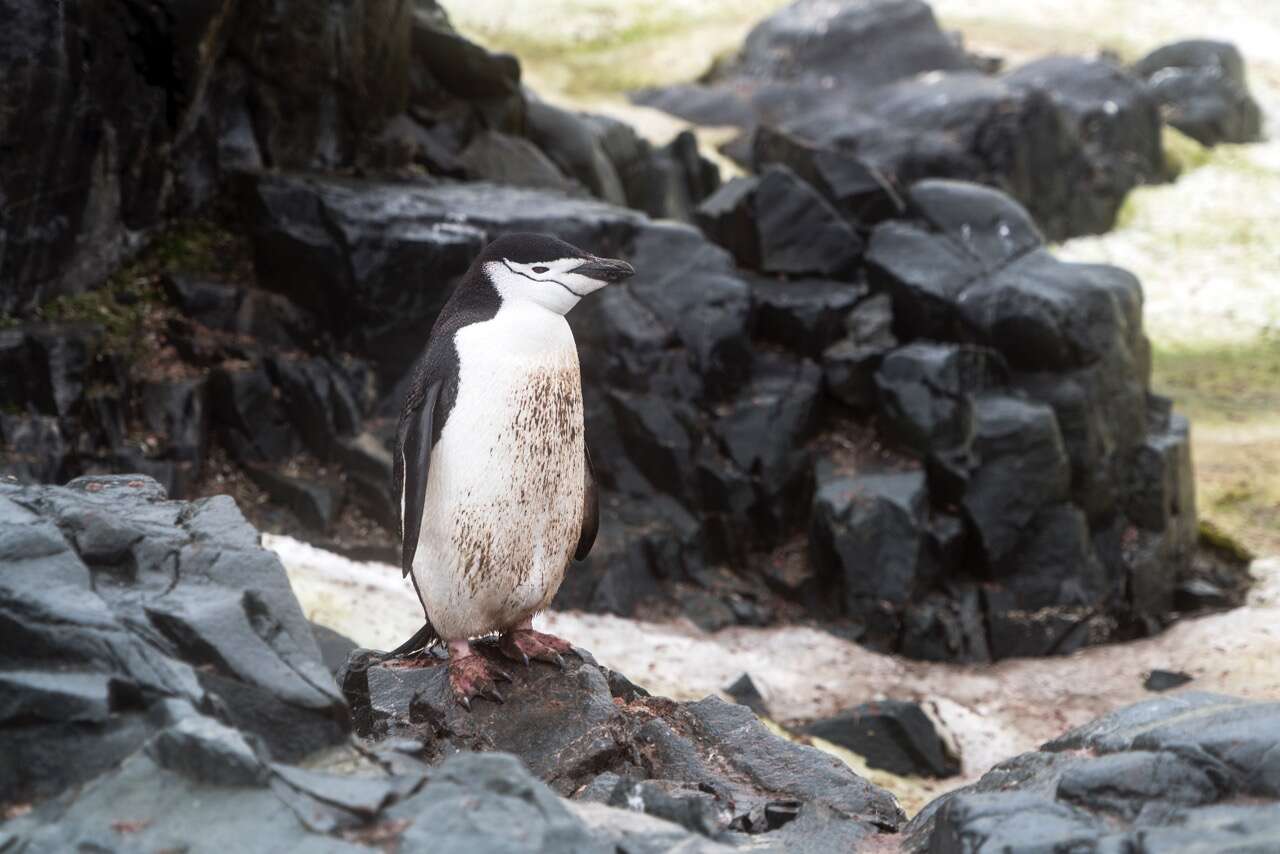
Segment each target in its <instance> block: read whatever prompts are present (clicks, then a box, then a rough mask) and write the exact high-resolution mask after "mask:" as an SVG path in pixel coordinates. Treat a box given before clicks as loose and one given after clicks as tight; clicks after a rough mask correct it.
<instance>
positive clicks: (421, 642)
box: [382, 622, 440, 659]
mask: <svg viewBox="0 0 1280 854" xmlns="http://www.w3.org/2000/svg"><path fill="white" fill-rule="evenodd" d="M439 641H440V635H438V634H437V633H436V630H435V627H434V626H432V625H431V623H429V622H425V623H423V624H422V628H420V629H418V630H417V631H416V632H414V633H413V637H411V638H409V639H408V640H407V641H405V642H404V643H402V644H400V645H399V646H398V647H396V648H395V649H393V650H391V652H387V653H383V655H382V657H383V658H384V659H387V658H400V657H401V656H405V655H408V654H409V653H411V652H417V651H418V650H420V649H426V648H427V647H429V646H431V645H432V644H434V643H438V642H439Z"/></svg>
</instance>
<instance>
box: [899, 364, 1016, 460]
mask: <svg viewBox="0 0 1280 854" xmlns="http://www.w3.org/2000/svg"><path fill="white" fill-rule="evenodd" d="M1004 373H1005V371H1004V364H1003V360H1001V359H1000V357H999V356H998V355H997V354H995V353H992V352H991V351H989V350H983V349H981V348H977V347H963V346H954V345H945V344H928V343H914V344H909V345H907V346H906V347H902V348H901V349H898V350H894V351H893V352H891V353H889V354H888V355H886V356H885V357H884V360H883V361H882V362H881V363H880V368H879V370H877V371H876V375H875V383H876V387H877V388H878V390H879V399H880V406H879V411H880V415H881V417H882V418H883V420H884V431H883V432H884V433H886V434H887V435H888V436H889V437H890V438H891V439H893V440H895V441H898V442H901V443H903V444H905V445H906V446H908V447H910V448H913V449H915V450H917V451H920V452H929V451H937V452H945V451H950V450H953V449H956V448H965V447H967V446H968V445H969V443H970V442H971V441H972V438H973V435H974V422H973V399H974V395H976V394H980V393H982V392H983V391H986V390H988V389H991V388H994V387H997V386H998V385H1000V382H1001V380H1002V379H1003V375H1004Z"/></svg>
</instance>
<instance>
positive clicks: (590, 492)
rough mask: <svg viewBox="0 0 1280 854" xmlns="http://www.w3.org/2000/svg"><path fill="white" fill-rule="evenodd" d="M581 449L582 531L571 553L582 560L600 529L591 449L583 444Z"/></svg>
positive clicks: (598, 505) (589, 550)
mask: <svg viewBox="0 0 1280 854" xmlns="http://www.w3.org/2000/svg"><path fill="white" fill-rule="evenodd" d="M582 450H583V454H584V456H586V465H585V466H583V477H584V478H585V480H586V489H585V490H583V493H582V532H581V533H580V534H579V535H578V548H577V550H576V551H574V553H573V557H574V559H575V560H582V559H583V558H584V557H586V556H587V555H588V554H589V553H590V552H591V547H592V546H593V545H595V542H596V533H597V532H598V531H599V530H600V495H599V493H598V492H597V490H596V470H595V467H594V466H592V465H591V451H589V450H587V446H586V445H585V444H584V445H583V446H582Z"/></svg>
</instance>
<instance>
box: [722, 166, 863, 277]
mask: <svg viewBox="0 0 1280 854" xmlns="http://www.w3.org/2000/svg"><path fill="white" fill-rule="evenodd" d="M697 222H698V224H699V226H701V228H702V230H703V231H704V232H706V234H707V236H708V237H710V238H711V239H712V240H714V241H715V242H716V243H718V244H720V245H721V246H723V247H725V248H726V249H728V250H729V251H730V252H732V253H733V256H734V258H735V259H736V260H737V262H738V263H739V264H741V265H742V266H744V267H749V268H751V269H755V270H759V271H761V272H764V273H773V274H783V275H804V274H812V275H819V276H834V277H837V278H839V277H841V275H842V274H843V275H848V274H849V273H850V272H851V270H852V266H853V264H854V263H855V262H856V260H857V259H858V257H859V255H860V254H861V251H862V241H861V239H860V238H859V237H858V235H857V233H856V232H855V231H854V230H853V229H852V228H850V227H849V225H848V224H847V223H845V222H844V220H843V219H841V217H840V215H839V214H838V213H837V212H836V211H835V209H834V208H832V207H831V206H830V204H828V203H827V201H826V200H824V199H823V198H822V197H821V196H820V195H818V193H817V192H815V191H814V189H813V188H812V187H810V186H809V185H808V184H806V183H805V182H804V181H802V180H801V179H800V178H799V177H798V176H797V175H796V174H795V173H794V172H792V171H791V170H790V169H788V168H787V167H785V166H781V165H770V166H767V167H766V168H765V169H764V171H763V172H762V174H761V175H760V177H759V178H735V179H734V180H733V181H730V182H729V183H728V184H725V185H724V186H723V187H722V188H721V189H720V190H719V191H718V192H716V193H715V194H713V195H712V196H711V197H710V198H708V199H707V200H706V201H704V202H703V203H702V205H701V206H700V207H699V208H698V214H697Z"/></svg>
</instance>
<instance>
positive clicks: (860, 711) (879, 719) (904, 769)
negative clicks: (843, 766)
mask: <svg viewBox="0 0 1280 854" xmlns="http://www.w3.org/2000/svg"><path fill="white" fill-rule="evenodd" d="M804 732H805V733H807V734H809V735H813V736H817V737H818V738H823V739H826V740H827V741H830V742H832V743H833V744H838V745H839V746H841V747H844V748H847V749H849V750H852V751H853V752H854V753H856V754H858V755H859V756H862V757H863V758H865V759H866V760H867V765H869V766H870V767H872V768H880V769H883V770H885V771H889V772H892V773H894V774H902V775H907V776H920V777H953V776H955V775H956V774H958V773H960V759H959V757H957V756H955V754H954V749H953V748H952V747H951V745H950V744H948V742H947V741H946V740H944V739H943V738H942V736H940V735H939V734H938V731H937V729H936V728H935V726H934V723H933V720H932V719H931V718H930V717H929V716H928V715H927V714H925V712H924V710H923V709H921V708H920V706H919V705H918V704H917V703H911V702H907V701H905V700H879V701H876V702H874V703H865V704H863V705H860V706H855V707H854V708H852V709H848V710H847V711H843V712H840V713H839V714H837V715H834V716H832V717H829V718H823V719H822V720H818V721H814V722H813V723H811V724H809V725H808V726H806V727H805V728H804Z"/></svg>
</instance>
